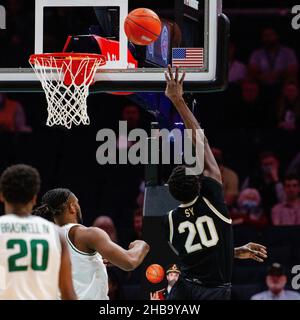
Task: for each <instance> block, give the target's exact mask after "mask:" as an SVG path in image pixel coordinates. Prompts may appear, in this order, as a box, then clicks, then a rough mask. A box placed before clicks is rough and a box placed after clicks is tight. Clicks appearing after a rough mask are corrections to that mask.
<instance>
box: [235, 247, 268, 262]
mask: <svg viewBox="0 0 300 320" xmlns="http://www.w3.org/2000/svg"><path fill="white" fill-rule="evenodd" d="M267 254H268V253H267V248H266V247H265V246H263V245H261V244H257V243H252V242H250V243H248V244H246V245H244V246H242V247H239V248H235V249H234V257H235V258H237V259H253V260H255V261H258V262H264V260H265V259H267V257H268V255H267Z"/></svg>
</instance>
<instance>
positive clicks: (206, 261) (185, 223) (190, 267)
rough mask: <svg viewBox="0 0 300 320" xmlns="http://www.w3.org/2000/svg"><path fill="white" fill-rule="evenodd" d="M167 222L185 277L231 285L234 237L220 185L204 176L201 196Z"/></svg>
mask: <svg viewBox="0 0 300 320" xmlns="http://www.w3.org/2000/svg"><path fill="white" fill-rule="evenodd" d="M165 221H166V231H167V235H168V241H169V244H170V246H171V248H172V249H173V250H174V252H175V253H176V254H177V255H178V258H179V260H180V262H181V269H182V274H183V276H184V277H186V278H188V279H197V280H199V281H201V283H203V284H204V285H205V284H206V285H212V286H214V285H216V286H217V285H221V284H225V283H230V282H231V273H232V264H233V254H234V251H233V250H234V248H233V235H232V226H231V219H230V218H229V213H228V210H227V207H226V204H225V200H224V195H223V188H222V185H221V184H220V183H218V182H217V181H216V180H214V179H212V178H209V177H203V178H202V184H201V191H200V194H199V196H198V197H197V198H196V199H194V201H192V202H191V203H188V204H184V205H180V206H179V207H178V208H177V209H175V210H172V211H170V212H169V214H168V216H167V217H166V220H165Z"/></svg>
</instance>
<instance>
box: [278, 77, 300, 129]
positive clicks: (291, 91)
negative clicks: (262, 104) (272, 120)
mask: <svg viewBox="0 0 300 320" xmlns="http://www.w3.org/2000/svg"><path fill="white" fill-rule="evenodd" d="M277 118H278V127H279V128H281V129H283V130H288V131H295V130H296V129H299V125H300V96H299V88H298V86H297V84H296V83H294V82H287V83H285V85H284V86H283V89H282V96H281V98H280V100H279V103H278V109H277Z"/></svg>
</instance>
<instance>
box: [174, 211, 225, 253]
mask: <svg viewBox="0 0 300 320" xmlns="http://www.w3.org/2000/svg"><path fill="white" fill-rule="evenodd" d="M204 223H206V224H207V228H208V231H209V233H210V237H209V238H210V239H209V240H208V237H207V234H206V231H205V229H204V227H203V224H204ZM196 228H197V230H196ZM186 229H188V232H189V234H188V236H187V239H186V242H185V249H186V251H187V253H192V252H195V251H199V250H201V249H202V245H203V246H205V247H213V246H215V245H216V244H217V243H218V241H219V237H218V234H217V230H216V227H215V224H214V221H213V219H212V218H210V217H208V216H202V217H199V218H198V219H197V220H196V222H195V224H194V223H192V222H190V221H185V222H182V223H180V225H179V227H178V231H179V233H185V230H186ZM197 232H198V234H199V237H200V240H201V243H195V244H193V242H194V239H195V236H196V233H197Z"/></svg>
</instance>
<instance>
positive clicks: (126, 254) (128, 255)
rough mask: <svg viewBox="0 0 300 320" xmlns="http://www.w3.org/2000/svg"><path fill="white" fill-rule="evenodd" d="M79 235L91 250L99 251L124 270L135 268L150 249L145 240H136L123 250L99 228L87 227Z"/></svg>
mask: <svg viewBox="0 0 300 320" xmlns="http://www.w3.org/2000/svg"><path fill="white" fill-rule="evenodd" d="M80 237H81V239H82V240H83V241H84V243H86V244H87V245H88V247H89V248H90V249H91V250H95V251H97V252H99V253H100V254H101V256H102V257H103V258H105V259H107V260H108V261H109V262H110V263H112V264H113V265H115V266H117V267H119V268H120V269H123V270H124V271H132V270H134V269H136V268H137V267H138V266H139V265H140V264H141V263H142V262H143V260H144V259H145V257H146V255H147V253H148V252H149V249H150V247H149V245H148V244H147V243H146V242H145V241H142V240H136V241H134V242H132V243H131V244H130V245H129V249H128V250H125V249H123V248H122V247H120V246H119V245H117V244H116V243H114V242H113V241H112V240H111V239H110V237H109V236H108V235H107V233H106V232H104V231H103V230H101V229H99V228H87V229H86V230H85V231H84V232H81V235H80Z"/></svg>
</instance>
